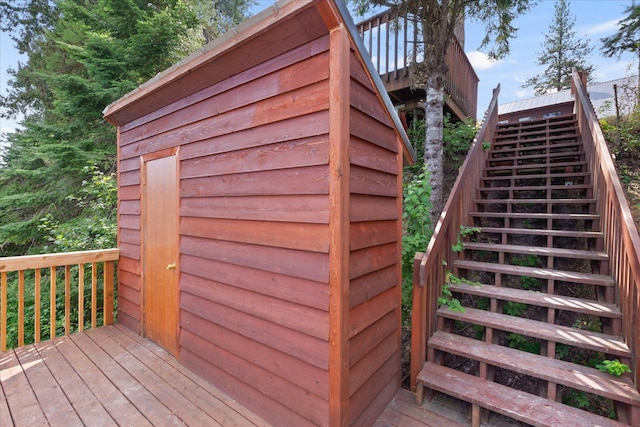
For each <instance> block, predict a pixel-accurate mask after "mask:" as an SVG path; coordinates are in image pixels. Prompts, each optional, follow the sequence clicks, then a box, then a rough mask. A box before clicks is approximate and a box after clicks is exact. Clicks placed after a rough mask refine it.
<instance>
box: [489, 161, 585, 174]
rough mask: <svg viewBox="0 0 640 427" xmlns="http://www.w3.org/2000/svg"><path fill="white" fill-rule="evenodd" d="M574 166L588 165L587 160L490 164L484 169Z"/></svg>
mask: <svg viewBox="0 0 640 427" xmlns="http://www.w3.org/2000/svg"><path fill="white" fill-rule="evenodd" d="M572 166H587V162H585V161H575V162H558V163H543V164H527V165H508V166H488V167H485V168H484V170H485V171H486V172H493V171H501V170H510V169H540V168H547V167H555V168H558V167H564V168H566V167H572Z"/></svg>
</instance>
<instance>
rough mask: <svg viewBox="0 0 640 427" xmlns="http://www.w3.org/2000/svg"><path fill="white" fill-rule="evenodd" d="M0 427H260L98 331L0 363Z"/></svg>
mask: <svg viewBox="0 0 640 427" xmlns="http://www.w3.org/2000/svg"><path fill="white" fill-rule="evenodd" d="M0 380H1V381H2V387H0V393H2V394H1V395H0V425H1V426H10V425H15V426H46V425H51V426H65V427H66V426H82V425H87V426H92V427H93V426H136V427H138V426H174V425H189V426H225V427H226V426H267V425H269V424H268V423H266V422H265V421H264V420H262V419H261V418H260V417H258V416H256V415H255V414H253V413H251V412H249V411H248V410H247V409H245V408H244V407H243V406H242V405H240V404H239V403H237V402H236V401H234V400H233V399H231V398H230V397H228V396H227V395H225V394H224V393H222V392H220V391H219V390H218V389H216V388H215V387H213V386H212V385H211V384H208V383H207V382H206V381H204V380H202V379H200V378H198V377H197V376H196V375H195V374H193V373H191V372H190V371H189V370H187V369H186V368H184V367H182V366H181V365H180V364H178V362H177V361H176V360H175V359H174V358H173V357H172V356H171V355H169V354H168V353H167V352H166V351H164V350H163V349H162V348H160V347H159V346H157V345H155V344H154V343H152V342H151V341H148V340H146V339H143V338H140V337H138V336H136V335H134V334H133V333H132V332H130V331H129V330H127V329H125V328H123V327H119V326H104V327H100V328H97V329H91V330H89V331H87V332H81V333H77V334H73V335H70V336H67V337H61V338H56V339H54V340H52V341H44V342H41V343H40V344H37V345H30V346H27V347H22V348H18V349H15V350H10V351H6V352H4V353H2V354H1V355H0Z"/></svg>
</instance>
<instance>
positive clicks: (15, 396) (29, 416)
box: [0, 350, 49, 426]
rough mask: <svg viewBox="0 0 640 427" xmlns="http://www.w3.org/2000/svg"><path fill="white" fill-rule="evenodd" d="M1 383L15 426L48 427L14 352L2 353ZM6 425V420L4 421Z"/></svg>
mask: <svg viewBox="0 0 640 427" xmlns="http://www.w3.org/2000/svg"><path fill="white" fill-rule="evenodd" d="M0 383H1V384H2V389H3V391H4V395H5V396H6V399H7V404H8V406H9V408H10V409H11V420H12V423H13V425H15V426H47V425H49V422H48V421H47V418H46V417H45V415H44V412H42V409H41V408H40V404H39V403H38V399H37V397H36V395H35V394H34V392H33V390H32V389H31V385H30V384H29V380H28V379H27V376H26V374H25V373H24V370H23V369H22V366H21V365H20V361H19V360H18V357H17V356H16V353H15V352H14V351H13V350H9V351H6V352H4V353H2V359H0ZM2 422H3V424H4V420H3V421H2Z"/></svg>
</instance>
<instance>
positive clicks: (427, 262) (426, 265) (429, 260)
mask: <svg viewBox="0 0 640 427" xmlns="http://www.w3.org/2000/svg"><path fill="white" fill-rule="evenodd" d="M499 94H500V84H498V86H496V88H495V89H494V90H493V98H492V99H491V102H490V103H489V107H488V108H487V112H486V115H485V118H484V122H483V123H482V126H481V127H480V129H479V130H478V132H477V133H476V136H475V137H474V138H473V143H472V144H471V148H470V149H469V153H468V154H467V157H466V158H465V160H464V163H463V164H462V166H461V167H460V170H459V172H458V178H457V179H456V182H455V183H454V184H453V187H452V189H451V193H450V195H449V198H448V199H447V202H446V204H445V206H444V209H443V210H442V214H441V215H440V219H439V220H438V223H437V224H436V227H435V229H434V232H433V235H432V236H431V240H430V241H429V245H428V246H427V250H426V252H425V256H424V257H423V259H422V262H421V263H420V282H419V283H420V285H421V286H424V285H425V284H426V282H425V279H426V278H425V277H424V272H425V271H427V270H429V269H430V268H431V267H432V266H433V263H435V262H436V261H438V260H436V258H435V257H429V253H431V251H433V249H434V248H435V247H436V245H437V244H438V243H439V240H440V239H439V236H440V233H441V230H443V229H445V228H446V226H448V223H449V222H450V221H451V219H450V217H449V216H447V212H449V211H450V209H451V204H452V203H454V201H455V200H456V199H457V197H455V196H456V195H457V194H458V193H459V192H460V191H462V190H463V185H462V181H463V180H464V178H465V172H466V170H467V167H468V163H469V162H470V161H471V160H470V159H471V158H472V157H473V156H474V154H475V153H476V152H477V151H478V150H482V143H483V142H484V136H485V135H486V134H487V131H488V130H489V127H490V126H495V122H494V121H493V120H491V117H493V116H494V115H495V116H496V117H497V112H498V95H499ZM440 261H441V260H440Z"/></svg>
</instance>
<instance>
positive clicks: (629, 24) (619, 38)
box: [600, 4, 640, 79]
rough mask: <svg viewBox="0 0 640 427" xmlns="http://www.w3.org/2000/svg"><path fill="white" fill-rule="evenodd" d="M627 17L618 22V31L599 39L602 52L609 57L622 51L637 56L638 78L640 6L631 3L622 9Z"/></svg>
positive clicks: (639, 74) (639, 77)
mask: <svg viewBox="0 0 640 427" xmlns="http://www.w3.org/2000/svg"><path fill="white" fill-rule="evenodd" d="M624 12H625V13H627V17H626V18H624V19H623V20H622V21H620V22H619V23H618V26H619V27H618V31H617V32H616V33H615V34H613V35H612V36H609V37H605V38H603V39H600V41H602V53H603V54H604V55H605V56H608V57H609V58H611V57H613V56H618V57H620V55H621V54H622V53H623V52H631V53H634V54H636V55H637V56H638V79H640V6H636V5H635V4H632V5H631V6H629V7H628V8H627V9H625V11H624Z"/></svg>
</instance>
